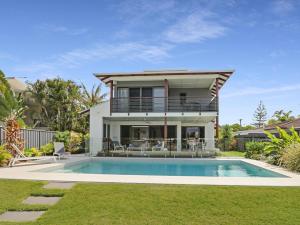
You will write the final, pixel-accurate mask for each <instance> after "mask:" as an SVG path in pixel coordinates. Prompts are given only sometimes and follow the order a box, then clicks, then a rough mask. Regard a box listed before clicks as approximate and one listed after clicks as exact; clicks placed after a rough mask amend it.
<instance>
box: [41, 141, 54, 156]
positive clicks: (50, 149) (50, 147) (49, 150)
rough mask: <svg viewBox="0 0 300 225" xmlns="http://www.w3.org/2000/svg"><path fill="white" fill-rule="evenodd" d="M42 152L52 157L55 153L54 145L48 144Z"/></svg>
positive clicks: (43, 147)
mask: <svg viewBox="0 0 300 225" xmlns="http://www.w3.org/2000/svg"><path fill="white" fill-rule="evenodd" d="M41 152H42V153H43V155H51V154H52V153H53V152H54V146H53V143H48V144H45V145H43V146H41Z"/></svg>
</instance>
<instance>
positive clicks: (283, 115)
mask: <svg viewBox="0 0 300 225" xmlns="http://www.w3.org/2000/svg"><path fill="white" fill-rule="evenodd" d="M291 113H292V111H288V112H284V110H277V111H275V112H274V115H273V117H275V118H276V119H277V120H278V121H279V122H286V121H290V120H292V119H293V117H292V116H291Z"/></svg>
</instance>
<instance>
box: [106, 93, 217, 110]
mask: <svg viewBox="0 0 300 225" xmlns="http://www.w3.org/2000/svg"><path fill="white" fill-rule="evenodd" d="M111 101H112V102H111V112H112V113H133V112H142V113H150V112H216V111H217V110H218V104H217V103H218V101H217V97H214V98H203V97H184V98H178V97H131V98H129V97H127V98H124V97H123V98H122V97H121V98H112V99H111Z"/></svg>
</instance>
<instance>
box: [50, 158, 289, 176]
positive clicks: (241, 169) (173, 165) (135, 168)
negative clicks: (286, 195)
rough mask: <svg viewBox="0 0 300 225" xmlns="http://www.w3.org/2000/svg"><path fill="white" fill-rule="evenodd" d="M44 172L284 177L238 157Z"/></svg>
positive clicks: (98, 164)
mask: <svg viewBox="0 0 300 225" xmlns="http://www.w3.org/2000/svg"><path fill="white" fill-rule="evenodd" d="M46 172H55V173H81V174H119V175H156V176H210V177H286V176H284V175H282V174H279V173H276V172H273V171H271V170H267V169H264V168H261V167H258V166H255V165H252V164H249V163H246V162H243V161H241V160H211V159H208V160H184V159H97V160H89V161H85V162H79V163H77V164H73V165H65V166H64V167H63V168H56V169H48V170H47V171H46Z"/></svg>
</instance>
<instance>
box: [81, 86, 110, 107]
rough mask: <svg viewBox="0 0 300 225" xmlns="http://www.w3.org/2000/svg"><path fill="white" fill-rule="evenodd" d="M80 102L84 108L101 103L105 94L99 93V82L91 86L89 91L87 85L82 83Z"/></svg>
mask: <svg viewBox="0 0 300 225" xmlns="http://www.w3.org/2000/svg"><path fill="white" fill-rule="evenodd" d="M82 89H83V92H82V103H83V105H84V107H85V108H86V109H89V108H91V107H92V106H94V105H97V104H99V103H101V102H102V101H103V100H104V99H105V97H106V95H107V94H101V84H99V85H98V86H95V85H94V86H93V87H92V90H91V92H89V91H88V89H87V87H86V86H85V85H84V84H82Z"/></svg>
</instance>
